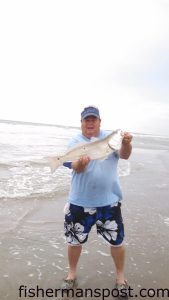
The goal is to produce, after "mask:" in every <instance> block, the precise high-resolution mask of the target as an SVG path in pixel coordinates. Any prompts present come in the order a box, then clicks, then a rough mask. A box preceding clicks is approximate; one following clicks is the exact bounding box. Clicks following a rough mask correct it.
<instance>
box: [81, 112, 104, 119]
mask: <svg viewBox="0 0 169 300" xmlns="http://www.w3.org/2000/svg"><path fill="white" fill-rule="evenodd" d="M90 116H91V117H92V116H93V117H96V118H98V119H100V116H98V115H97V114H94V113H89V114H86V115H85V116H83V118H82V120H83V119H86V118H87V117H90Z"/></svg>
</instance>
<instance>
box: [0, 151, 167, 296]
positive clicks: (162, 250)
mask: <svg viewBox="0 0 169 300" xmlns="http://www.w3.org/2000/svg"><path fill="white" fill-rule="evenodd" d="M130 165H131V174H130V176H124V177H121V185H122V188H123V195H124V201H123V206H122V211H123V218H124V223H125V233H126V237H125V244H126V277H127V279H128V282H129V284H131V287H132V288H133V289H134V291H133V295H135V294H139V290H140V289H141V288H145V289H150V288H151V289H152V288H153V289H159V288H168V289H169V284H168V278H169V238H168V236H169V234H168V233H169V201H168V193H169V182H168V178H169V152H167V151H166V150H154V151H153V150H151V149H147V150H145V149H137V148H136V149H134V151H133V155H132V157H131V159H130ZM66 198H67V192H66V193H64V191H63V193H62V194H58V195H56V196H55V197H53V198H51V199H46V198H45V199H43V195H42V199H41V200H38V201H36V199H34V200H31V201H28V202H27V203H26V202H25V203H22V208H23V207H24V205H25V207H27V205H30V206H31V205H32V206H33V205H35V202H36V209H34V210H33V212H32V213H28V214H26V215H25V217H23V218H22V219H21V221H20V222H19V223H18V224H16V226H15V227H13V229H11V230H9V231H7V232H4V233H2V234H1V239H0V246H1V255H0V260H1V263H0V265H1V267H0V295H1V297H0V299H3V300H5V299H8V300H18V299H29V298H30V297H31V296H30V295H28V294H27V295H26V294H25V292H22V297H19V290H18V289H19V287H20V286H21V285H24V286H27V289H29V288H35V287H36V286H37V285H38V286H39V287H40V288H43V289H44V290H45V289H49V288H51V289H59V287H60V284H61V281H62V279H63V278H64V277H65V276H66V273H67V253H66V243H65V241H64V237H63V218H64V215H63V207H64V205H65V203H66ZM28 203H29V204H28ZM13 205H14V204H13ZM15 205H16V207H15V209H17V205H18V206H19V205H20V203H19V201H18V202H17V201H16V203H15ZM5 222H6V224H7V222H8V216H7V219H6V220H5ZM114 270H115V269H114V265H113V263H112V260H111V257H110V254H109V247H108V246H107V244H105V243H104V242H103V241H102V240H101V239H99V238H98V237H97V235H96V232H95V228H93V230H92V233H91V235H90V237H89V241H88V243H87V244H86V245H84V248H83V253H82V256H81V259H80V262H79V269H78V284H79V285H78V287H79V288H81V289H86V288H92V289H93V290H94V289H95V288H100V289H103V288H108V289H110V290H111V289H112V288H113V287H114V281H115V273H114ZM50 295H51V294H50ZM168 296H169V295H168ZM31 298H32V299H57V298H56V297H47V296H46V297H44V298H43V297H42V296H39V297H31ZM88 298H89V299H103V298H102V297H99V298H94V297H92V298H91V297H90V296H89V297H88ZM111 298H112V297H109V299H111ZM77 299H82V297H78V298H77ZM105 299H106V298H105ZM107 299H108V298H107ZM133 299H142V298H141V297H140V296H138V297H133ZM144 299H150V297H144ZM151 299H160V297H157V296H154V297H152V296H151ZM163 299H167V297H164V298H163Z"/></svg>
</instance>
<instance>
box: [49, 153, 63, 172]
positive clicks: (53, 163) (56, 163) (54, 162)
mask: <svg viewBox="0 0 169 300" xmlns="http://www.w3.org/2000/svg"><path fill="white" fill-rule="evenodd" d="M48 161H49V165H50V169H51V172H52V173H54V172H55V170H56V169H57V168H58V167H60V166H61V165H62V161H61V158H60V156H54V157H48Z"/></svg>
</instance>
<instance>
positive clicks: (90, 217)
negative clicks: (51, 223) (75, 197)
mask: <svg viewBox="0 0 169 300" xmlns="http://www.w3.org/2000/svg"><path fill="white" fill-rule="evenodd" d="M64 211H65V222H64V230H65V236H66V240H67V243H68V244H70V245H72V246H76V245H80V244H83V243H85V242H86V241H87V239H88V234H89V232H90V230H91V228H92V226H93V225H96V228H97V234H98V236H101V237H103V238H104V240H105V241H106V242H108V243H109V244H110V245H112V246H120V245H121V244H122V243H123V239H124V225H123V219H122V215H121V203H120V202H117V203H116V204H113V205H107V206H103V207H97V208H84V207H81V206H77V205H74V204H67V205H66V207H65V210H64Z"/></svg>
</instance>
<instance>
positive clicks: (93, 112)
mask: <svg viewBox="0 0 169 300" xmlns="http://www.w3.org/2000/svg"><path fill="white" fill-rule="evenodd" d="M89 116H94V117H96V118H99V119H100V113H99V110H98V108H97V107H95V106H88V107H85V108H84V110H83V111H82V112H81V119H82V120H83V119H85V118H87V117H89Z"/></svg>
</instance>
